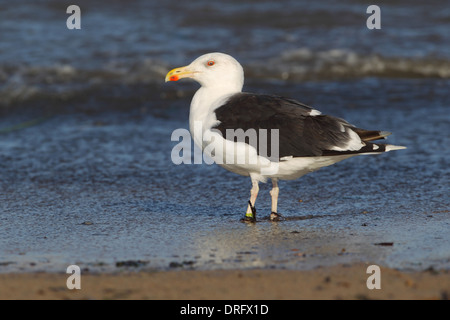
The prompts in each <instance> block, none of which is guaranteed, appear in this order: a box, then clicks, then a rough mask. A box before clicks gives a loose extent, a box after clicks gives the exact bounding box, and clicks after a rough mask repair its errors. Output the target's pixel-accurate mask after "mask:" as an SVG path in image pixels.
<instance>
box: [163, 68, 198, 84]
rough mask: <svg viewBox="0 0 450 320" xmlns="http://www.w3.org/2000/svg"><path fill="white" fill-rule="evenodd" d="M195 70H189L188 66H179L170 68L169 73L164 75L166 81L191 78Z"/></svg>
mask: <svg viewBox="0 0 450 320" xmlns="http://www.w3.org/2000/svg"><path fill="white" fill-rule="evenodd" d="M194 73H195V72H193V71H191V70H189V68H188V67H187V66H186V67H181V68H175V69H173V70H170V71H169V73H168V74H167V75H166V82H167V81H178V80H180V79H183V78H192V76H193V75H194Z"/></svg>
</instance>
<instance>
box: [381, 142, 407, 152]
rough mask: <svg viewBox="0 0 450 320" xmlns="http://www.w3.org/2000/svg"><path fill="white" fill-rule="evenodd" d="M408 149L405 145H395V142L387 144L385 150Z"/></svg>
mask: <svg viewBox="0 0 450 320" xmlns="http://www.w3.org/2000/svg"><path fill="white" fill-rule="evenodd" d="M403 149H407V148H406V147H405V146H394V145H393V144H387V145H386V149H385V152H388V151H393V150H403Z"/></svg>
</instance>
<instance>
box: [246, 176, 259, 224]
mask: <svg viewBox="0 0 450 320" xmlns="http://www.w3.org/2000/svg"><path fill="white" fill-rule="evenodd" d="M258 192H259V183H258V180H256V179H252V189H251V190H250V201H249V203H248V207H247V213H246V214H245V219H244V220H245V221H252V222H254V221H256V209H255V202H256V197H257V196H258Z"/></svg>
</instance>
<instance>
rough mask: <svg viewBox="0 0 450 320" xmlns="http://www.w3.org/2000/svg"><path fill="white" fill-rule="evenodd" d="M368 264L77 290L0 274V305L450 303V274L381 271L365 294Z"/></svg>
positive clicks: (153, 279) (180, 275)
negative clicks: (319, 301) (67, 301)
mask: <svg viewBox="0 0 450 320" xmlns="http://www.w3.org/2000/svg"><path fill="white" fill-rule="evenodd" d="M369 265H370V264H365V263H355V264H351V265H347V264H343V265H335V266H331V267H318V268H315V269H313V270H306V271H300V270H280V269H246V270H238V269H235V270H206V271H199V270H174V271H155V272H149V271H137V272H133V271H123V272H120V273H83V272H82V274H81V289H80V290H77V289H73V290H69V289H68V288H67V286H66V281H67V278H68V277H69V276H70V274H64V273H42V272H39V273H5V274H0V299H2V300H47V299H48V300H51V299H56V300H60V299H76V300H78V299H95V300H105V299H106V300H111V299H112V300H122V299H137V300H141V299H150V300H300V299H327V300H330V299H331V300H335V299H345V300H347V299H351V300H353V299H389V300H390V299H393V300H397V299H407V300H416V299H433V300H435V299H438V300H440V299H445V300H447V299H449V296H450V289H449V288H450V271H449V270H426V271H411V272H408V271H399V270H395V269H390V268H385V267H382V266H381V267H380V284H381V289H372V290H369V289H368V288H367V284H366V282H367V279H368V277H370V276H371V274H368V273H366V272H367V267H368V266H369Z"/></svg>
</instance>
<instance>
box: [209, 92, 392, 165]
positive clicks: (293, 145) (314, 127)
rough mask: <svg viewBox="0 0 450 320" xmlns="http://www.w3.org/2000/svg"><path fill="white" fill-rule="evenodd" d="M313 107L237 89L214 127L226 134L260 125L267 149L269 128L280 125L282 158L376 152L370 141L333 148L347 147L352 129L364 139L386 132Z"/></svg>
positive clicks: (223, 106) (219, 109) (275, 127)
mask: <svg viewBox="0 0 450 320" xmlns="http://www.w3.org/2000/svg"><path fill="white" fill-rule="evenodd" d="M313 110H314V109H313V108H311V107H309V106H307V105H305V104H302V103H300V102H298V101H295V100H292V99H287V98H283V97H279V96H272V95H258V94H251V93H238V94H235V95H233V96H231V97H230V98H229V99H228V100H227V101H226V103H225V104H224V105H222V106H220V107H219V108H217V109H216V110H215V113H216V117H217V120H218V121H220V123H219V124H218V125H217V126H215V127H214V129H217V130H219V131H220V132H221V133H222V136H223V137H225V138H226V130H227V129H233V130H236V129H242V130H244V131H247V130H248V129H252V128H253V129H255V130H256V132H257V133H258V131H259V129H266V130H267V132H268V138H267V141H268V143H269V145H268V146H267V147H268V150H271V149H270V148H271V146H270V141H271V139H270V130H271V129H278V130H279V131H278V132H279V157H280V158H282V157H286V156H293V157H313V156H323V155H338V154H353V153H364V152H374V148H373V147H372V144H371V143H366V146H364V147H362V148H361V149H360V150H357V151H355V150H344V151H336V150H332V149H333V147H338V148H345V146H347V145H348V142H349V140H350V139H351V136H350V133H349V131H350V130H353V131H354V132H356V133H357V134H358V135H359V136H360V137H361V138H362V140H364V141H371V140H374V139H379V138H384V136H383V132H380V131H368V130H364V129H359V128H356V127H354V126H353V125H351V124H349V123H348V122H347V121H345V120H343V119H340V118H336V117H332V116H327V115H320V114H318V113H317V111H315V110H314V111H313ZM387 134H388V133H385V135H387ZM363 137H366V138H367V139H363ZM258 141H259V136H258ZM378 146H379V147H378V148H377V150H376V151H375V152H383V151H384V148H383V145H378Z"/></svg>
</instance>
